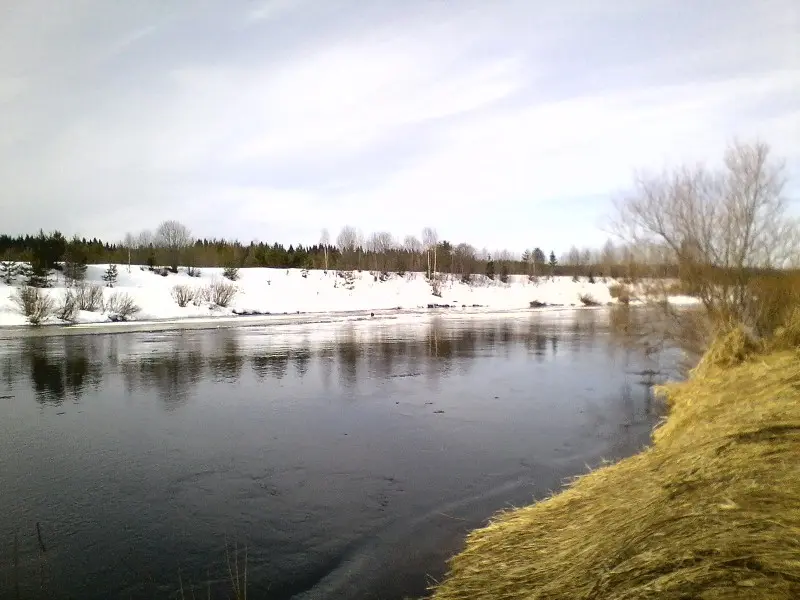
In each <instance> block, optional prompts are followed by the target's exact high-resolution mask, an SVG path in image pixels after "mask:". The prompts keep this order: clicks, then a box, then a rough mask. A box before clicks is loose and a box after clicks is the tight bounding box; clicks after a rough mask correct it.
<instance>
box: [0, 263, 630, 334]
mask: <svg viewBox="0 0 800 600" xmlns="http://www.w3.org/2000/svg"><path fill="white" fill-rule="evenodd" d="M107 267H108V265H90V266H89V267H88V270H87V275H86V282H87V283H89V284H98V285H103V280H102V277H103V273H104V272H105V271H106V269H107ZM222 272H223V270H222V269H211V268H209V269H201V273H200V276H199V277H190V276H189V275H188V274H187V273H186V272H185V270H184V269H180V270H179V272H178V273H177V274H173V273H169V274H168V275H167V276H162V275H160V274H158V273H154V272H151V271H149V270H147V269H143V268H140V267H138V266H133V267H131V270H130V272H128V270H127V267H119V275H118V280H117V283H116V285H115V286H114V288H113V289H111V288H107V287H105V288H103V293H104V297H105V299H108V298H110V297H111V295H112V294H114V293H127V294H129V295H130V296H131V297H132V299H133V300H134V301H135V303H136V304H137V305H138V307H139V308H140V309H141V310H140V311H139V312H138V313H137V314H136V315H135V317H133V318H134V319H135V320H136V321H138V322H146V321H153V322H167V321H183V320H186V322H187V324H188V323H189V322H195V323H197V322H199V320H209V319H214V320H217V319H219V320H220V322H222V321H229V320H231V319H238V318H241V319H242V320H245V319H247V320H249V319H253V318H256V317H237V316H236V315H237V314H243V313H244V314H256V315H297V314H298V313H299V314H316V315H324V314H326V313H357V312H359V311H360V312H369V311H387V310H392V311H397V310H402V311H413V310H417V309H426V308H427V307H429V306H431V305H447V306H449V307H451V308H453V309H456V310H460V311H463V310H467V309H481V310H493V311H503V310H514V309H525V308H529V307H530V306H531V302H537V303H541V304H543V305H547V306H554V307H571V306H575V307H578V306H582V305H583V304H584V302H583V301H582V299H581V298H583V299H584V300H585V299H588V298H590V299H591V300H592V301H594V302H595V303H597V304H598V305H607V304H610V303H614V302H616V301H615V300H614V299H613V298H612V297H611V294H610V292H609V287H610V286H611V285H613V284H614V283H615V282H614V281H612V280H607V281H603V280H597V281H596V282H595V283H589V282H587V281H579V282H575V281H572V279H571V278H569V277H555V278H552V279H547V278H541V279H539V281H538V282H531V281H529V280H528V278H527V277H525V276H520V275H512V276H510V277H509V281H508V283H501V282H500V281H498V280H489V279H487V278H486V277H482V276H476V277H475V278H474V279H475V281H474V282H472V283H469V284H466V283H463V282H461V281H460V280H458V279H456V278H447V277H443V280H442V281H441V283H440V286H439V287H440V294H441V295H440V296H437V295H434V294H433V289H432V287H431V284H430V283H429V282H428V281H427V280H426V278H425V277H424V276H423V275H422V274H421V273H408V274H405V275H403V276H400V275H397V274H389V276H388V278H387V279H386V280H385V281H384V280H382V278H381V277H379V276H376V275H373V274H371V273H370V272H367V271H363V272H357V271H356V272H352V273H351V274H349V273H348V275H349V276H348V277H345V276H344V274H342V273H337V272H334V271H328V272H327V273H325V272H323V271H302V270H299V269H288V270H287V269H266V268H252V269H241V270H240V271H239V278H238V280H237V281H236V282H235V283H234V285H236V288H237V294H236V296H235V297H234V298H233V301H232V302H231V303H230V305H229V306H228V307H227V308H221V307H219V306H212V305H211V304H210V303H209V302H207V301H205V302H198V303H197V304H198V305H195V304H194V303H192V302H189V303H188V305H187V306H185V307H180V306H178V303H177V302H176V301H175V299H174V298H173V294H172V290H173V288H174V286H176V285H184V286H187V287H188V288H190V289H191V290H201V289H203V288H205V287H207V286H208V285H209V284H210V283H212V282H213V281H220V280H223V277H222ZM226 281H227V280H226ZM44 291H45V293H47V294H49V295H50V296H51V297H53V299H54V300H55V301H56V302H58V300H59V299H60V298H62V297H63V295H64V292H65V290H64V281H63V278H62V279H56V280H55V287H53V288H49V289H46V290H44ZM13 292H14V287H13V286H7V285H4V284H2V283H0V326H18V325H25V324H26V322H27V321H26V318H25V316H24V315H23V314H22V313H21V312H20V310H19V309H18V308H17V306H16V305H15V304H14V302H13V301H12V299H11V297H12V294H13ZM45 322H46V323H59V322H60V321H59V320H58V319H56V318H55V317H49V318H48V319H47V320H46V321H45ZM76 322H77V323H82V324H104V323H108V322H109V315H108V314H106V313H104V312H102V311H98V312H88V311H81V312H80V313H78V315H77V317H76Z"/></svg>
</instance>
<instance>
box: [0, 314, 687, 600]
mask: <svg viewBox="0 0 800 600" xmlns="http://www.w3.org/2000/svg"><path fill="white" fill-rule="evenodd" d="M623 342H624V340H620V337H619V336H618V335H614V334H613V332H611V331H609V327H608V314H607V312H606V311H605V310H578V311H565V312H560V313H547V312H530V313H518V314H509V315H504V316H503V317H502V318H497V317H494V318H493V317H490V316H482V317H461V318H459V317H456V316H419V315H417V316H415V317H414V318H406V319H380V320H363V321H357V322H349V323H348V322H344V323H341V322H340V323H329V324H317V325H313V324H303V325H278V326H259V327H240V328H228V329H213V330H191V331H168V332H160V333H147V332H137V333H123V334H105V335H71V336H66V337H60V336H51V337H27V338H25V337H23V338H13V339H5V340H2V342H0V343H1V344H2V347H0V597H3V598H5V597H10V598H15V597H17V595H16V594H17V589H19V597H22V598H38V597H41V598H81V599H86V600H91V599H95V598H97V599H100V598H120V599H122V598H125V599H127V598H181V597H185V598H190V597H192V591H193V593H194V595H195V596H196V597H198V598H199V597H202V598H206V597H207V595H209V594H210V596H211V597H220V598H223V597H225V598H227V597H230V596H231V589H232V586H233V583H232V579H235V578H236V568H237V566H238V569H239V579H240V580H242V579H244V572H245V570H246V572H247V592H248V597H250V598H264V597H266V598H270V599H276V600H280V599H288V598H296V599H306V598H348V599H350V598H352V599H356V600H358V599H362V598H363V599H367V598H382V599H388V600H391V599H400V598H403V597H406V596H415V595H416V596H420V595H422V594H424V593H425V590H426V587H427V586H428V585H430V584H431V583H432V582H434V581H436V580H437V579H439V578H441V576H442V575H443V573H444V570H445V561H446V559H447V557H449V556H450V555H452V554H453V553H454V552H456V551H457V550H458V549H459V548H460V547H461V544H462V543H463V538H464V535H465V534H466V533H467V532H468V531H469V530H470V529H473V528H474V527H477V526H480V525H481V524H483V523H485V522H486V519H487V518H488V517H490V516H491V515H492V514H493V513H494V512H495V511H497V510H499V509H503V508H508V507H511V506H518V505H521V504H527V503H529V502H531V501H532V500H534V499H536V498H542V497H546V496H547V495H549V494H550V493H551V491H553V490H557V489H559V488H560V487H561V486H562V484H563V483H564V481H565V479H566V478H568V477H571V476H574V475H577V474H581V473H585V472H586V471H587V469H588V468H589V467H593V466H597V465H598V464H600V463H601V461H602V460H604V459H608V460H615V459H618V458H620V457H623V456H626V455H630V454H632V453H634V452H636V451H637V450H639V449H640V448H641V447H642V446H643V445H645V444H647V443H648V440H649V436H650V431H651V429H652V427H653V425H654V424H655V423H656V421H657V419H658V418H659V415H660V414H661V409H660V407H659V404H658V402H657V401H654V399H653V395H652V391H651V386H652V384H653V383H654V382H658V381H660V380H663V379H664V378H665V377H668V376H673V375H674V374H675V371H674V363H675V357H673V358H672V359H670V357H669V356H665V355H664V354H661V355H659V356H658V358H657V359H656V358H654V357H652V356H651V357H649V358H648V357H645V356H644V355H642V354H641V353H640V352H639V351H637V350H636V349H635V348H632V347H630V346H629V345H627V344H625V343H623ZM226 549H227V551H226ZM237 552H238V561H236V560H234V556H235V555H237ZM245 554H246V556H245ZM237 562H238V565H237ZM229 566H230V567H231V568H230V569H229ZM181 588H182V589H183V593H181Z"/></svg>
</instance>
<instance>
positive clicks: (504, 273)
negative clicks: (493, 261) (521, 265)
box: [500, 263, 508, 283]
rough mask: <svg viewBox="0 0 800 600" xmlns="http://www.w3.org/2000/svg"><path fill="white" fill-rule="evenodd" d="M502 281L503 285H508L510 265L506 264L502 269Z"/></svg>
mask: <svg viewBox="0 0 800 600" xmlns="http://www.w3.org/2000/svg"><path fill="white" fill-rule="evenodd" d="M500 281H501V282H502V283H508V265H506V264H505V263H503V265H502V266H501V267H500Z"/></svg>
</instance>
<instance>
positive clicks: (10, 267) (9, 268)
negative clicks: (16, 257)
mask: <svg viewBox="0 0 800 600" xmlns="http://www.w3.org/2000/svg"><path fill="white" fill-rule="evenodd" d="M18 271H19V270H18V269H17V263H15V262H14V261H12V260H4V261H2V262H0V281H2V282H3V283H5V284H6V285H11V284H13V283H14V280H15V279H16V278H17V273H18Z"/></svg>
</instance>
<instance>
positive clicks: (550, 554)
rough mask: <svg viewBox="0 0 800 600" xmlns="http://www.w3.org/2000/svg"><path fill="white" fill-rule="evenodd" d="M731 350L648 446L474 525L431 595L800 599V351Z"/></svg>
mask: <svg viewBox="0 0 800 600" xmlns="http://www.w3.org/2000/svg"><path fill="white" fill-rule="evenodd" d="M738 350H739V351H737V352H734V353H733V354H736V355H739V356H738V358H741V355H742V354H746V353H743V352H741V350H742V348H739V349H738ZM727 354H728V356H727V358H728V359H730V358H731V355H730V353H727ZM725 355H726V350H725V349H724V348H723V349H722V352H720V348H719V347H716V348H714V347H712V348H711V349H710V350H709V353H708V354H707V355H706V359H704V361H703V362H702V363H701V365H700V367H699V368H698V369H696V370H695V372H694V374H693V376H692V378H691V379H690V380H689V381H687V382H684V383H680V384H671V385H669V386H666V387H665V388H663V391H664V393H665V395H666V397H667V399H668V402H669V404H670V414H669V417H668V419H667V420H666V422H665V423H664V424H663V425H662V426H661V427H660V428H658V429H657V430H656V431H655V434H654V443H653V445H652V447H650V448H648V449H647V450H645V451H643V452H642V453H640V454H638V455H636V456H633V457H631V458H628V459H626V460H623V461H621V462H619V463H617V464H615V465H612V466H608V467H605V468H602V469H599V470H597V471H594V472H592V473H590V474H588V475H585V476H583V477H580V478H579V479H577V480H576V481H575V482H574V483H573V484H572V485H571V486H570V487H569V488H568V489H567V490H566V491H564V492H562V493H559V494H556V495H554V496H552V497H551V498H549V499H548V500H545V501H542V502H538V503H536V504H533V505H531V506H528V507H524V508H520V509H516V510H512V511H509V512H506V513H503V514H500V515H498V516H497V517H496V518H495V519H494V520H493V521H492V522H491V523H490V524H489V525H488V526H487V527H485V528H483V529H479V530H476V531H474V532H473V533H471V534H470V535H469V537H468V538H467V543H466V548H465V549H464V550H463V552H462V553H461V554H459V555H457V556H456V557H455V558H453V559H452V561H451V563H450V568H451V571H450V574H449V576H448V577H447V579H446V580H445V581H444V582H443V583H442V584H441V585H440V586H439V587H438V588H437V589H436V590H435V593H434V595H433V598H434V600H456V599H466V598H470V599H474V600H482V599H485V600H489V599H492V600H512V599H514V600H516V599H522V598H525V599H526V600H539V599H562V598H563V599H567V598H569V599H573V598H603V599H605V600H622V599H623V598H624V599H633V598H636V599H648V598H652V599H654V600H655V599H660V600H670V599H675V600H677V599H678V598H690V597H691V598H708V599H721V598H774V599H778V598H781V599H786V600H788V599H789V598H798V597H800V560H798V557H800V460H798V456H800V353H798V351H797V350H784V351H778V352H771V353H766V354H757V355H756V356H755V357H750V359H749V360H747V361H746V362H744V363H743V364H739V365H736V366H731V361H730V360H727V361H726V360H719V358H720V357H721V356H722V357H723V358H724V357H725ZM737 360H738V359H737ZM726 362H727V364H725V363H726Z"/></svg>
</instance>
